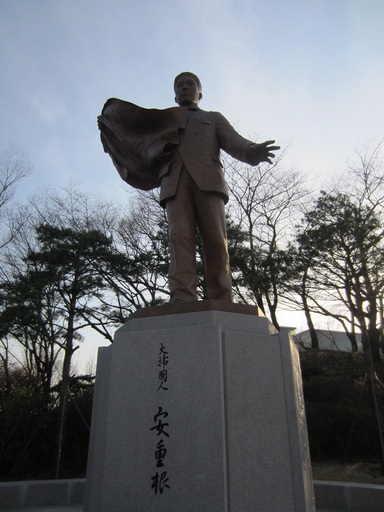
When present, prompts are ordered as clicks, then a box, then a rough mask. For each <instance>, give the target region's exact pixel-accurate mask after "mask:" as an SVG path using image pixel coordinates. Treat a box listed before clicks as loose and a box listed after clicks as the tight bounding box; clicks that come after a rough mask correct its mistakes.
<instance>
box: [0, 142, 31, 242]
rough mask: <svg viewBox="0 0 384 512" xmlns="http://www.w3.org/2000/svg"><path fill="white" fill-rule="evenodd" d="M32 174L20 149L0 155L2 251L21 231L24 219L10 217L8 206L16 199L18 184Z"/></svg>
mask: <svg viewBox="0 0 384 512" xmlns="http://www.w3.org/2000/svg"><path fill="white" fill-rule="evenodd" d="M30 173H31V165H30V163H29V162H28V159H27V157H26V156H25V155H24V153H22V152H21V151H20V150H19V149H16V148H11V149H8V150H5V151H4V152H3V153H2V154H1V155H0V222H1V225H2V229H1V234H0V249H2V248H3V247H5V246H6V245H7V244H8V243H9V242H10V241H11V240H12V239H13V238H14V236H15V235H16V233H17V232H18V230H19V229H20V225H21V222H22V220H23V219H21V218H16V217H15V216H9V212H8V211H7V209H6V206H7V205H8V204H9V203H10V202H11V201H12V199H13V198H14V196H15V193H16V186H17V184H18V182H19V181H20V180H22V179H23V178H25V177H26V176H29V174H30Z"/></svg>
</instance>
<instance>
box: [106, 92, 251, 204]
mask: <svg viewBox="0 0 384 512" xmlns="http://www.w3.org/2000/svg"><path fill="white" fill-rule="evenodd" d="M99 126H100V129H101V140H102V143H103V147H104V150H105V151H106V152H107V153H108V154H109V155H110V156H111V158H112V161H113V163H114V165H115V167H116V169H117V170H118V171H119V174H120V176H121V177H122V179H123V180H124V181H126V182H127V183H129V184H130V185H132V186H133V187H136V188H139V189H142V190H150V189H151V188H155V187H158V186H160V185H161V191H160V203H161V204H162V205H164V203H165V202H166V201H167V199H170V198H171V197H173V196H174V195H175V193H176V189H177V184H178V180H179V176H180V172H181V169H182V168H183V166H184V167H185V168H186V169H187V171H188V172H189V173H190V175H191V177H192V178H193V180H194V181H195V183H196V184H197V186H198V187H199V188H200V189H201V190H204V191H209V192H217V193H219V194H221V195H222V196H223V198H224V200H225V202H226V201H228V190H227V185H226V183H225V179H224V173H223V166H222V164H221V161H220V150H221V149H222V150H224V151H225V152H226V153H228V154H229V155H231V156H232V157H234V158H236V159H237V160H241V161H242V162H245V163H248V164H250V165H255V164H257V163H258V162H257V161H255V160H254V159H253V158H252V155H251V154H250V152H249V148H250V147H251V146H252V144H253V143H252V142H251V141H249V140H247V139H245V138H244V137H242V136H241V135H239V134H238V133H237V132H236V130H235V129H234V128H233V127H232V126H231V125H230V124H229V122H228V121H227V120H226V119H225V117H224V116H223V115H222V114H220V113H219V112H206V111H204V110H201V109H200V108H199V107H197V106H196V107H195V106H194V107H188V108H186V107H173V108H168V109H164V110H157V109H144V108H141V107H138V106H137V105H134V104H132V103H129V102H126V101H122V100H119V99H116V98H112V99H110V100H108V101H107V102H106V104H105V105H104V108H103V111H102V115H101V116H100V117H99Z"/></svg>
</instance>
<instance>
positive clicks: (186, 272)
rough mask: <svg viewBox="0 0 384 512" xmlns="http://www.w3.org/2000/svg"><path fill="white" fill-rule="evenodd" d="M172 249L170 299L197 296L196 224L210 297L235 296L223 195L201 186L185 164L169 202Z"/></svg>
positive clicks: (189, 298) (192, 298) (230, 297)
mask: <svg viewBox="0 0 384 512" xmlns="http://www.w3.org/2000/svg"><path fill="white" fill-rule="evenodd" d="M166 210H167V217H168V223H169V243H170V249H171V256H170V267H169V288H170V292H171V299H170V300H171V302H188V301H194V300H197V293H196V287H197V276H196V227H198V228H199V232H200V237H201V240H202V245H203V257H204V265H205V281H206V287H207V294H208V298H209V299H216V300H226V301H231V300H232V279H231V274H230V268H229V256H228V242H227V232H226V226H225V209H224V200H223V198H222V197H221V196H220V195H219V194H217V193H213V192H204V191H202V190H199V189H198V187H197V186H196V184H195V182H194V181H193V179H192V178H191V176H190V175H189V173H188V171H187V170H186V169H185V168H183V170H182V172H181V175H180V179H179V183H178V187H177V193H176V195H175V196H174V197H173V198H171V199H169V200H168V201H167V202H166Z"/></svg>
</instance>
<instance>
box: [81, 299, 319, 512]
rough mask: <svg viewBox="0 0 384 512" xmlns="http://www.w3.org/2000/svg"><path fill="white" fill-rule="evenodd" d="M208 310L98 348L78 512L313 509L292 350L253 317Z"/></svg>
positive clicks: (149, 322)
mask: <svg viewBox="0 0 384 512" xmlns="http://www.w3.org/2000/svg"><path fill="white" fill-rule="evenodd" d="M205 309H207V310H206V311H191V312H187V313H185V312H184V313H183V312H178V314H168V311H167V309H166V308H165V309H162V308H157V312H156V313H154V314H156V316H146V315H147V313H144V315H143V316H144V317H141V318H140V317H139V318H131V319H130V320H129V321H128V322H127V323H126V324H125V325H124V326H123V327H122V328H120V329H119V330H118V331H117V333H116V336H115V341H114V343H113V345H112V346H111V347H108V348H101V349H100V352H99V361H98V368H97V378H96V390H95V402H94V412H93V419H92V433H91V443H90V455H89V462H88V474H87V488H86V500H85V509H84V510H85V512H106V511H111V512H150V511H156V512H227V511H228V512H229V511H230V512H251V511H257V512H304V511H305V512H308V511H314V510H315V505H314V498H313V486H312V476H311V466H310V459H309V450H308V442H307V431H306V422H305V415H304V402H303V396H302V388H301V374H300V366H299V359H298V354H297V350H296V347H295V346H294V344H293V342H292V341H291V340H290V338H289V335H288V333H280V334H279V333H277V332H276V330H275V329H274V328H273V326H272V325H271V324H270V322H269V321H268V320H267V319H266V318H264V317H259V316H257V310H256V308H253V309H249V308H248V309H246V308H245V309H244V308H243V309H242V308H241V306H240V307H237V306H236V305H232V307H231V311H218V310H210V308H209V307H208V308H207V307H205ZM216 309H220V308H218V307H217V308H216ZM224 309H225V308H224ZM172 311H173V310H172V308H171V309H170V310H169V312H170V313H172ZM180 311H183V310H180ZM184 311H185V310H184ZM161 312H163V313H165V314H161ZM149 314H150V313H149ZM157 315H160V316H157Z"/></svg>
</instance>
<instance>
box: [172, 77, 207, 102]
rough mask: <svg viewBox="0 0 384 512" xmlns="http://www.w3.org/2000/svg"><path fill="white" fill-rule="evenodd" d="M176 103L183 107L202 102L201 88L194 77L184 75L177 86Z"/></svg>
mask: <svg viewBox="0 0 384 512" xmlns="http://www.w3.org/2000/svg"><path fill="white" fill-rule="evenodd" d="M175 93H176V97H175V101H176V103H177V104H178V105H180V106H181V107H187V106H188V105H191V104H193V103H194V104H196V105H197V104H198V103H199V101H200V100H201V93H200V91H199V87H198V85H197V83H196V82H195V80H194V79H193V77H192V76H189V75H182V76H181V77H180V78H179V79H178V81H177V82H176V84H175Z"/></svg>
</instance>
